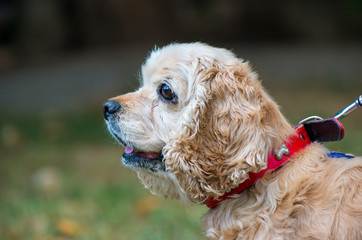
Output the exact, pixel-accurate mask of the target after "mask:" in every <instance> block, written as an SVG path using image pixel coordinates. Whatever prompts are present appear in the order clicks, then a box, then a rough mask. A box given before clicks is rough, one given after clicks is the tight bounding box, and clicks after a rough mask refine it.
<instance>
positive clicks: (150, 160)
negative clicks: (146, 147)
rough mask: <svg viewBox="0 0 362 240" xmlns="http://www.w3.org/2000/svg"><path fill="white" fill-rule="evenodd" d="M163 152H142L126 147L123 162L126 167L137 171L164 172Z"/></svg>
mask: <svg viewBox="0 0 362 240" xmlns="http://www.w3.org/2000/svg"><path fill="white" fill-rule="evenodd" d="M162 160H163V155H162V152H159V153H152V152H141V151H138V150H136V149H134V148H132V147H130V146H126V147H125V151H124V153H123V155H122V162H123V164H124V165H125V166H127V167H131V168H134V169H136V170H150V171H152V172H159V171H164V170H165V166H164V164H163V162H162Z"/></svg>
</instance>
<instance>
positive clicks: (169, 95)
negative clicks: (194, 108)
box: [158, 83, 177, 103]
mask: <svg viewBox="0 0 362 240" xmlns="http://www.w3.org/2000/svg"><path fill="white" fill-rule="evenodd" d="M158 94H159V95H160V96H161V98H162V99H163V100H165V101H166V102H172V103H177V96H176V94H175V93H174V92H173V91H172V89H171V88H170V87H169V86H168V85H167V84H166V83H162V84H161V85H160V87H159V88H158Z"/></svg>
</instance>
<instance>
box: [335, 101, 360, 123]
mask: <svg viewBox="0 0 362 240" xmlns="http://www.w3.org/2000/svg"><path fill="white" fill-rule="evenodd" d="M360 106H362V95H360V96H359V97H358V98H357V100H356V101H354V102H353V103H352V104H350V105H348V106H347V107H345V108H344V109H342V111H340V112H339V113H337V114H336V115H335V116H334V117H333V118H336V119H338V120H340V119H342V118H344V117H346V116H348V115H349V114H350V113H352V112H353V111H355V110H356V109H357V108H359V107H360Z"/></svg>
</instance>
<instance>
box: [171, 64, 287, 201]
mask: <svg viewBox="0 0 362 240" xmlns="http://www.w3.org/2000/svg"><path fill="white" fill-rule="evenodd" d="M199 63H200V64H199V69H198V72H197V74H196V77H195V81H194V83H193V86H192V87H191V89H192V91H189V93H190V96H191V97H190V98H191V99H190V102H189V105H188V107H187V108H186V110H185V113H184V114H183V116H184V117H185V119H182V120H181V122H182V124H181V126H180V129H178V130H177V131H175V132H174V133H173V136H172V137H171V139H170V142H169V143H168V144H167V145H166V146H165V147H164V155H165V164H166V167H167V170H168V171H170V172H171V173H173V174H174V175H175V177H176V179H177V180H178V182H179V184H180V186H181V188H182V189H183V190H184V191H186V192H187V193H188V194H190V196H191V197H192V198H193V199H195V200H202V199H204V198H205V197H206V196H213V197H218V196H221V195H223V194H224V193H225V192H228V191H230V190H231V189H232V188H234V187H236V186H238V185H239V184H240V183H241V182H243V181H244V180H246V179H247V178H248V173H249V172H258V171H260V170H262V169H264V168H266V161H267V155H268V152H270V151H271V150H272V149H273V148H274V147H279V146H280V144H281V143H282V141H283V140H285V138H286V137H287V136H288V135H290V134H291V133H292V128H291V126H290V125H289V124H288V123H287V121H286V120H285V119H284V117H283V116H282V115H281V113H280V112H279V110H278V107H277V106H276V105H275V104H274V102H273V101H272V100H271V98H270V97H269V96H268V95H267V94H266V92H265V91H264V90H263V89H262V87H261V84H260V82H259V81H258V80H257V75H256V74H255V73H253V72H252V71H251V69H250V67H249V65H248V63H247V62H241V61H240V60H235V62H234V63H233V64H230V65H224V64H222V63H220V62H217V61H216V60H210V59H209V60H207V59H206V60H205V59H203V60H200V59H199ZM204 69H205V70H204Z"/></svg>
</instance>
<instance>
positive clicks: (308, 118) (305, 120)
mask: <svg viewBox="0 0 362 240" xmlns="http://www.w3.org/2000/svg"><path fill="white" fill-rule="evenodd" d="M315 120H323V118H321V117H319V116H310V117H307V118H304V119H303V120H302V121H300V122H299V123H298V125H301V124H304V123H306V122H309V121H315Z"/></svg>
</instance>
